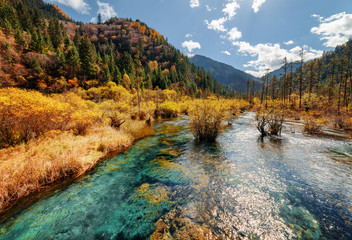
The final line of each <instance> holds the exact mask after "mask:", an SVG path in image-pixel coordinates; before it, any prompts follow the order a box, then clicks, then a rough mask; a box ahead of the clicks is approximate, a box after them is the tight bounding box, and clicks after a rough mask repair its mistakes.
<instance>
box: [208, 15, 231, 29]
mask: <svg viewBox="0 0 352 240" xmlns="http://www.w3.org/2000/svg"><path fill="white" fill-rule="evenodd" d="M226 21H227V18H224V17H222V18H219V19H216V20H212V21H211V22H210V23H209V22H208V20H205V21H204V23H205V24H206V25H207V26H208V29H213V30H215V31H217V32H226V31H227V29H226V28H225V25H224V24H225V23H226Z"/></svg>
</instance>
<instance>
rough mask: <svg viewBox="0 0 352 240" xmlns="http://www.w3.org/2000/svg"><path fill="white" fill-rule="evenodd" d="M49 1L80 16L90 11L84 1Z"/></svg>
mask: <svg viewBox="0 0 352 240" xmlns="http://www.w3.org/2000/svg"><path fill="white" fill-rule="evenodd" d="M51 1H52V2H57V3H61V4H63V5H66V6H69V7H71V8H73V9H74V10H76V11H77V12H80V13H82V14H88V13H89V10H90V6H89V4H88V3H86V2H85V1H84V0H51Z"/></svg>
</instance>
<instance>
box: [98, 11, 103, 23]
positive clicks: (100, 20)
mask: <svg viewBox="0 0 352 240" xmlns="http://www.w3.org/2000/svg"><path fill="white" fill-rule="evenodd" d="M102 23H103V21H102V19H101V14H100V13H99V14H98V24H102Z"/></svg>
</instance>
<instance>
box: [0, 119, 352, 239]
mask: <svg viewBox="0 0 352 240" xmlns="http://www.w3.org/2000/svg"><path fill="white" fill-rule="evenodd" d="M154 127H155V130H156V135H154V136H151V137H147V138H145V139H142V140H140V141H138V142H137V143H136V144H135V145H133V146H132V147H131V148H130V149H129V150H128V151H126V152H124V153H122V154H119V155H118V156H116V157H113V158H111V159H108V160H106V161H104V162H103V163H101V164H100V165H99V166H98V167H97V169H96V171H94V172H93V173H91V174H89V175H87V176H85V177H83V178H81V179H79V180H78V181H76V182H75V183H74V184H72V185H70V186H68V187H66V188H64V189H60V190H57V191H56V192H54V193H52V194H51V195H49V196H46V197H44V198H42V199H40V200H39V201H36V202H35V203H34V204H32V205H30V206H29V207H27V208H26V209H24V210H22V211H20V212H19V213H17V214H15V215H14V216H12V217H10V218H9V219H8V220H7V221H5V222H2V223H1V224H0V239H16V240H17V239H280V240H281V239H352V142H351V141H350V140H348V139H346V138H341V137H338V136H334V137H332V136H308V135H304V134H301V133H300V131H299V130H298V128H297V127H298V126H297V125H295V124H293V125H287V126H286V128H285V130H284V132H283V134H282V137H280V138H264V139H263V140H262V139H260V138H258V135H259V132H258V131H257V130H256V128H255V125H254V115H253V114H252V113H248V114H244V115H242V116H241V117H240V118H239V119H237V120H236V121H234V124H233V125H232V126H231V127H229V128H228V129H227V130H226V131H225V132H224V133H223V134H222V135H221V136H220V137H219V138H218V141H217V143H216V144H201V143H197V142H195V141H194V140H193V137H192V135H191V134H190V132H189V130H188V129H187V119H186V118H185V117H181V118H179V119H177V120H175V121H166V122H162V123H158V124H156V125H155V126H154Z"/></svg>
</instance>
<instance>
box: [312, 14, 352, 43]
mask: <svg viewBox="0 0 352 240" xmlns="http://www.w3.org/2000/svg"><path fill="white" fill-rule="evenodd" d="M312 17H316V18H318V19H319V22H320V24H319V26H318V27H313V28H312V29H311V30H310V31H311V32H312V33H313V34H316V35H319V36H320V40H321V41H325V42H324V43H323V45H324V46H326V47H336V46H337V45H340V44H343V43H345V42H347V41H348V39H349V38H350V37H351V36H352V27H351V26H352V14H346V13H345V12H342V13H337V14H334V15H332V16H330V17H328V18H323V17H320V16H319V15H316V14H313V15H312Z"/></svg>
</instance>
